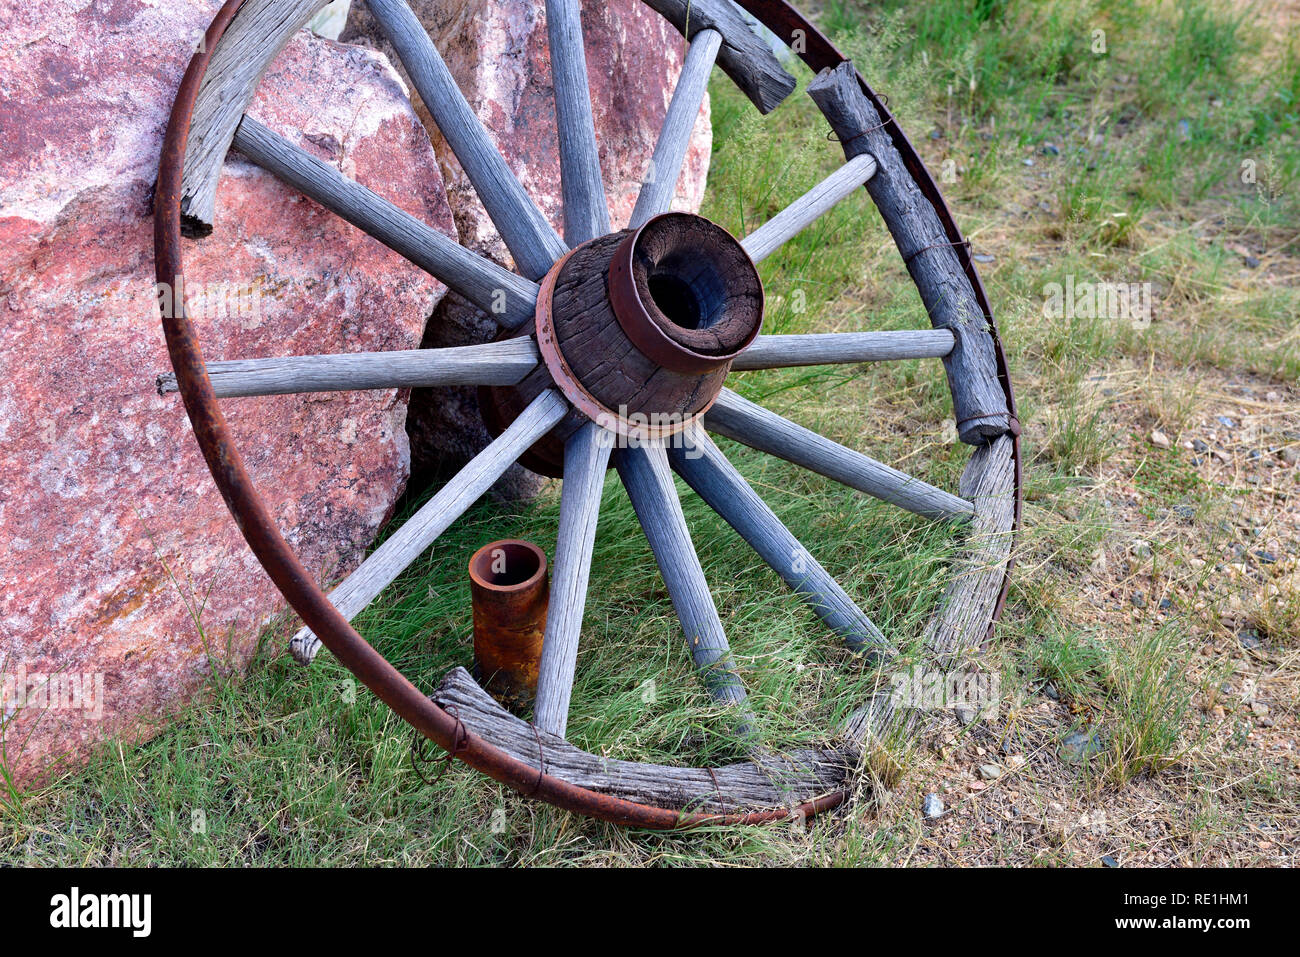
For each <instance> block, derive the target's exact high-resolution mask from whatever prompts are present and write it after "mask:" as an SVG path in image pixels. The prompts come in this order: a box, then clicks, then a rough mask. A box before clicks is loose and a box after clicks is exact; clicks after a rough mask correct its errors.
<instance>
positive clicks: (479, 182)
mask: <svg viewBox="0 0 1300 957" xmlns="http://www.w3.org/2000/svg"><path fill="white" fill-rule="evenodd" d="M368 3H369V6H370V12H371V13H373V14H374V15H375V19H376V20H377V21H378V22H379V25H380V27H381V28H383V31H384V34H385V35H386V36H387V37H388V42H390V43H391V44H392V45H393V49H395V50H396V51H397V55H398V57H399V58H400V59H401V61H402V65H403V66H404V67H406V72H407V73H408V74H409V75H410V77H411V82H412V83H414V84H415V88H416V89H417V90H418V91H419V92H420V98H421V99H422V100H424V105H425V106H426V107H428V109H429V112H430V113H431V114H432V115H433V120H434V122H435V123H437V124H438V130H439V132H441V133H442V135H443V137H444V138H445V139H446V140H447V145H449V146H450V147H451V150H452V152H453V153H455V154H456V159H457V160H459V161H460V165H461V167H462V168H464V170H465V175H466V176H468V177H469V180H470V182H471V183H473V184H474V191H475V192H477V193H478V196H479V199H480V200H482V201H483V208H484V209H486V210H487V214H488V216H489V217H490V218H491V220H492V223H493V225H495V226H496V228H497V232H499V233H500V234H501V238H502V239H503V240H504V241H505V244H506V248H508V249H509V250H510V255H512V256H514V258H515V264H516V265H517V266H518V267H519V271H520V272H522V273H523V274H524V275H525V276H527V277H528V278H529V279H540V278H541V277H542V276H544V275H545V274H546V271H547V270H548V269H550V268H551V264H552V263H553V262H555V260H556V259H558V258H559V257H560V256H562V255H564V252H565V245H564V241H563V240H561V239H560V237H559V236H558V235H556V232H555V230H554V229H553V228H551V224H550V223H548V222H547V221H546V217H545V216H543V215H542V213H541V211H540V210H539V209H538V208H537V207H536V206H535V205H534V204H533V201H532V200H531V199H529V198H528V194H527V193H525V192H524V188H523V186H521V185H520V183H519V180H518V179H516V178H515V175H514V173H512V172H510V168H509V167H508V166H507V165H506V161H505V160H504V159H503V158H502V156H501V154H500V153H498V152H497V149H496V147H495V146H493V145H492V140H491V139H490V138H489V137H488V134H487V130H485V129H484V128H483V124H482V123H480V122H479V120H478V117H476V116H475V115H474V111H473V110H472V109H470V105H469V103H468V102H466V100H465V97H464V95H462V94H461V92H460V88H459V87H457V86H456V81H455V79H454V78H453V77H452V75H451V71H450V70H448V69H447V64H446V63H444V62H443V60H442V57H441V56H440V55H439V53H438V50H437V48H436V47H435V46H434V45H433V41H432V40H430V39H429V35H428V34H427V33H426V32H425V30H424V27H423V26H422V25H421V24H420V21H419V19H418V18H417V17H416V16H415V14H414V13H413V12H412V11H411V8H410V6H408V5H407V3H406V0H368Z"/></svg>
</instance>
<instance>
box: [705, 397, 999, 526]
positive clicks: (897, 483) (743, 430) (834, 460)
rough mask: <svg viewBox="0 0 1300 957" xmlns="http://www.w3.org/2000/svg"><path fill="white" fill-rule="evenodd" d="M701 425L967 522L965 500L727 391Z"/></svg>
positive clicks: (923, 511) (885, 496) (910, 505)
mask: <svg viewBox="0 0 1300 957" xmlns="http://www.w3.org/2000/svg"><path fill="white" fill-rule="evenodd" d="M704 425H705V426H706V427H707V428H708V429H709V431H710V432H716V433H718V434H719V435H725V436H726V437H727V438H729V439H735V440H736V441H737V442H741V443H743V444H745V445H748V446H749V447H750V448H755V449H758V450H759V451H760V452H766V453H767V454H768V455H775V456H777V457H778V458H782V459H785V460H786V461H787V462H793V463H794V464H795V465H802V466H803V467H804V468H806V469H810V470H811V471H813V472H817V473H818V474H820V475H825V476H826V477H827V478H832V479H835V481H837V482H840V483H841V484H843V485H847V486H849V488H855V489H857V490H858V491H860V492H866V493H867V494H868V495H874V496H875V497H876V498H878V499H880V500H881V501H885V502H889V503H891V504H893V505H897V506H898V507H899V508H905V509H907V510H908V511H909V512H915V513H916V514H917V515H924V516H926V517H927V518H947V519H968V518H970V516H971V513H972V511H973V510H974V507H973V506H972V505H971V503H970V502H968V501H966V500H965V499H962V498H958V497H957V496H956V495H953V494H952V493H951V492H945V491H944V490H943V489H940V488H935V487H934V486H933V485H930V484H929V483H928V482H923V481H921V480H920V479H919V478H915V477H914V476H911V475H908V474H907V473H906V472H900V471H898V469H895V468H890V467H889V466H888V465H885V464H884V463H883V462H877V461H876V460H875V459H873V458H871V457H869V456H866V455H863V454H862V453H861V452H855V451H853V449H850V448H848V447H846V446H843V445H840V444H839V443H838V442H834V441H832V440H831V439H828V438H826V437H825V436H824V435H819V434H817V433H816V432H814V431H813V430H812V429H806V428H804V427H803V426H802V425H796V424H795V423H793V422H791V421H790V420H789V419H786V418H783V417H782V416H779V415H777V414H776V413H775V412H769V411H768V410H767V409H765V408H763V407H762V406H761V405H758V404H757V403H754V402H750V401H749V400H748V399H746V398H744V397H743V396H740V395H737V394H736V393H735V392H732V391H731V390H730V389H723V390H722V393H721V394H720V395H719V396H718V401H717V402H715V403H714V404H713V407H712V408H711V409H710V410H709V413H708V415H706V416H705V417H704Z"/></svg>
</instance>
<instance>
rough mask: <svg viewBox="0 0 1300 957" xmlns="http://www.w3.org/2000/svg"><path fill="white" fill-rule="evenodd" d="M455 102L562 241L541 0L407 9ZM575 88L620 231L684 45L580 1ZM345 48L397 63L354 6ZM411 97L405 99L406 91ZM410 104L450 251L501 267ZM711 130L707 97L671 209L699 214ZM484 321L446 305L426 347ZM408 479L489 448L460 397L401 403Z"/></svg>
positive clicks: (454, 341)
mask: <svg viewBox="0 0 1300 957" xmlns="http://www.w3.org/2000/svg"><path fill="white" fill-rule="evenodd" d="M411 6H412V8H413V9H414V10H415V12H416V14H417V16H419V18H420V21H421V22H422V23H423V24H424V26H425V28H426V29H428V30H429V32H430V34H431V35H432V36H433V38H434V42H435V43H436V44H437V46H438V49H439V51H440V52H441V53H442V56H443V59H444V60H446V62H447V66H448V67H449V68H450V70H451V72H452V75H453V76H455V78H456V81H457V83H458V84H459V86H460V89H461V91H462V92H463V93H464V94H465V97H466V99H467V100H468V101H469V103H470V105H471V106H472V107H473V108H474V110H475V112H476V113H477V114H478V116H479V117H480V119H482V121H483V123H484V125H485V126H486V127H487V129H488V132H489V134H490V135H491V137H492V139H493V140H494V141H495V143H496V145H497V148H498V149H499V150H500V151H501V153H502V155H504V156H505V157H506V160H507V162H508V163H509V165H510V168H511V169H512V170H514V172H515V175H516V176H518V177H519V179H520V181H521V182H522V183H523V186H524V188H525V189H526V190H527V191H528V194H529V196H531V197H532V198H533V201H534V202H536V203H537V205H538V206H539V207H540V208H541V210H542V212H543V213H544V214H546V216H547V217H548V218H549V219H550V221H551V222H552V224H554V226H555V227H556V229H557V231H559V232H561V233H562V232H563V229H562V226H563V211H562V203H561V196H560V162H559V146H558V141H557V139H556V133H555V100H554V97H553V94H552V90H551V64H550V54H549V52H548V44H547V38H546V13H545V2H544V0H412V3H411ZM582 28H583V38H584V41H585V43H586V48H587V77H588V82H589V84H590V88H591V100H592V108H593V112H594V116H595V125H596V139H597V141H598V143H599V145H600V165H601V172H602V174H603V180H604V183H605V192H606V195H607V198H608V200H609V207H610V216H611V225H612V227H613V228H614V229H621V228H623V227H624V226H626V225H627V220H628V217H630V216H631V214H632V207H633V206H634V205H635V203H636V197H637V193H638V192H639V191H640V188H641V182H642V180H643V179H644V177H645V176H646V173H647V170H648V168H649V160H650V156H651V154H652V153H653V152H654V146H655V141H656V140H657V139H658V136H659V128H660V126H661V125H662V124H663V119H664V114H665V113H666V112H667V109H668V101H669V99H670V98H671V96H672V91H673V87H674V86H675V85H676V82H677V74H678V73H679V72H680V71H681V66H682V57H683V55H684V52H685V49H686V41H685V40H683V39H682V36H681V34H679V33H678V32H677V30H676V29H675V28H674V27H673V26H672V25H671V24H669V23H668V21H666V20H664V19H663V18H662V17H660V16H659V14H657V13H655V12H654V11H653V10H651V9H650V8H649V7H648V6H646V4H644V3H643V2H641V0H609V2H608V3H584V4H582ZM341 39H343V40H346V41H349V42H355V43H364V44H368V45H371V46H374V47H376V48H377V49H380V50H384V51H385V52H387V53H388V54H389V56H390V59H391V60H392V61H393V62H394V63H397V57H396V55H395V54H394V53H393V51H392V49H391V48H390V47H389V45H388V43H387V41H386V40H385V39H384V37H383V32H382V30H381V29H380V27H379V25H378V24H377V23H376V22H375V21H374V19H373V18H372V17H371V15H370V12H369V10H368V9H367V8H366V6H365V4H359V3H358V4H354V5H353V7H352V13H351V19H350V21H349V24H348V28H347V29H346V30H345V31H344V33H343V35H342V38H341ZM413 94H414V91H413ZM414 95H415V100H416V109H417V111H418V112H419V113H420V115H421V117H422V118H423V119H424V120H425V122H426V124H427V125H428V127H429V130H430V133H431V135H432V137H433V141H434V148H435V149H436V150H437V152H438V159H439V161H440V162H441V163H442V168H443V174H444V176H445V178H446V181H447V194H448V199H449V200H450V202H451V207H452V211H453V213H454V214H455V217H456V226H457V229H458V230H459V232H460V235H461V237H462V241H463V242H464V243H465V244H466V245H467V246H469V247H471V248H473V249H476V250H478V251H480V252H483V253H485V254H487V255H489V256H491V257H492V258H494V259H496V260H497V261H499V262H501V263H503V264H506V265H509V264H510V263H511V259H510V255H509V253H508V252H507V251H506V248H505V244H504V243H502V242H501V239H500V237H499V236H498V235H497V232H496V230H495V229H494V228H493V226H492V223H491V221H490V220H489V219H488V217H487V214H486V212H485V211H484V210H483V206H482V204H481V203H480V202H479V200H478V197H477V195H476V194H475V193H474V189H473V187H472V186H471V185H470V182H469V180H468V178H466V176H465V174H464V171H463V170H462V169H461V168H460V164H459V163H458V162H457V161H456V158H455V156H454V155H453V154H452V152H451V150H450V149H449V148H448V147H447V145H446V143H445V141H443V139H442V137H441V136H440V135H438V132H437V127H436V126H435V125H434V124H433V122H432V120H431V118H430V117H429V115H428V112H427V110H426V109H425V106H424V104H423V103H422V102H420V101H419V97H418V94H414ZM711 146H712V132H711V127H710V124H709V107H708V100H707V98H706V99H705V102H704V104H703V106H702V107H701V109H700V115H699V118H698V120H697V121H696V124H695V131H694V133H693V135H692V138H691V146H690V150H689V151H688V153H687V157H686V163H685V166H684V169H683V172H682V175H681V178H680V179H679V180H678V183H677V192H676V196H675V199H674V203H673V208H675V209H679V210H687V211H691V212H694V211H696V210H698V209H699V206H700V202H701V200H702V198H703V195H704V185H705V179H706V177H707V174H708V166H709V153H710V149H711ZM496 331H497V328H496V325H495V323H493V322H492V321H491V320H490V319H489V318H488V317H486V316H485V315H483V314H482V313H480V312H478V311H477V310H475V309H473V308H472V307H470V306H468V305H467V304H466V303H464V302H463V301H462V300H460V299H458V297H456V296H448V297H447V298H446V299H445V300H444V301H443V303H442V305H441V306H440V307H439V309H438V311H437V313H436V314H435V315H434V317H433V319H432V320H431V321H430V322H429V325H428V329H427V332H426V336H425V341H424V344H425V345H426V346H430V347H437V346H451V345H465V344H468V343H473V342H483V341H486V340H487V339H490V338H491V337H492V336H494V335H495V334H496ZM409 432H410V435H411V441H412V468H413V470H414V471H415V472H416V473H417V476H419V475H420V474H421V473H424V472H426V471H433V470H436V469H437V468H438V467H440V466H441V467H442V468H444V469H445V468H447V467H449V466H450V467H456V466H459V465H460V464H462V463H463V462H465V461H466V460H468V458H469V457H471V456H472V455H473V454H475V453H476V452H477V451H479V450H480V449H481V448H482V447H483V446H484V445H485V444H486V443H487V441H488V439H489V436H488V435H487V432H486V430H485V429H484V428H483V425H482V420H481V417H480V415H479V411H478V402H477V397H476V393H475V391H474V390H472V389H460V390H452V389H437V390H417V391H416V392H414V393H413V394H412V396H411V410H410V423H409ZM539 481H540V480H539V479H537V477H536V476H533V475H532V473H528V472H524V471H523V470H522V469H516V470H514V471H513V472H512V473H510V474H508V475H507V477H506V479H505V480H503V482H502V483H499V484H498V488H497V491H498V492H499V493H502V494H504V495H507V496H512V495H522V494H527V493H528V492H530V491H532V490H535V489H536V487H537V485H538V483H539Z"/></svg>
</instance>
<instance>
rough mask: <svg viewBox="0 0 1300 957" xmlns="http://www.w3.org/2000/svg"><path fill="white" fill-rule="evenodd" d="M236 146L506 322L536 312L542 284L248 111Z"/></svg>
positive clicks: (519, 320)
mask: <svg viewBox="0 0 1300 957" xmlns="http://www.w3.org/2000/svg"><path fill="white" fill-rule="evenodd" d="M232 146H233V147H234V148H235V149H236V150H238V151H239V152H240V153H242V154H244V155H245V156H247V157H248V158H249V159H250V160H252V161H253V162H254V163H256V164H257V165H258V166H260V167H262V168H263V169H265V170H266V171H267V172H269V173H272V174H273V175H275V176H277V177H279V178H280V179H282V180H284V182H286V183H288V184H289V185H290V186H292V187H293V188H294V189H296V190H298V191H299V192H300V193H302V194H303V195H304V196H306V197H308V198H310V199H313V200H315V201H316V202H318V203H320V204H321V205H322V206H324V207H325V208H326V209H328V210H330V211H331V212H333V213H336V214H337V215H339V216H341V217H343V218H344V219H346V220H347V221H348V222H349V223H351V224H352V225H353V226H356V227H357V228H358V229H360V230H362V231H364V232H366V233H368V234H369V235H371V236H373V237H374V238H375V239H377V240H379V241H380V242H381V243H383V244H384V245H385V246H387V247H388V248H389V249H392V250H394V251H395V252H398V253H400V254H401V255H403V256H405V257H406V258H407V259H409V260H410V261H411V262H413V263H415V264H416V265H417V266H419V267H420V268H421V269H423V270H424V271H425V272H428V273H430V274H431V275H433V276H435V277H437V278H438V279H440V280H442V281H443V282H444V283H446V284H447V286H448V288H450V289H453V290H455V291H456V292H458V293H459V294H460V295H462V296H464V297H465V298H466V299H468V300H469V301H470V302H472V303H473V304H474V305H476V306H478V307H479V308H480V309H482V310H484V311H485V312H487V313H489V314H490V315H493V316H495V317H496V318H497V320H498V321H499V322H500V323H501V324H502V325H504V326H507V327H509V328H512V329H513V328H516V327H518V326H520V325H522V324H523V323H524V322H526V321H528V320H529V319H531V318H532V317H533V309H534V308H535V307H536V305H537V284H536V283H534V282H530V281H529V280H527V279H524V278H523V277H522V276H517V275H515V274H514V273H512V272H510V271H509V270H508V269H502V268H501V267H500V266H498V265H497V264H496V263H494V262H492V261H490V260H488V259H484V258H483V257H482V256H479V255H476V254H475V253H472V252H470V251H469V250H468V249H465V248H464V247H463V246H460V245H458V244H457V243H455V242H453V241H452V240H450V239H448V238H447V237H446V236H444V235H443V234H442V233H440V232H438V231H437V230H436V229H434V228H433V227H431V226H428V225H426V224H425V223H422V222H420V220H418V219H416V218H415V217H414V216H412V215H411V214H410V213H407V212H405V211H404V210H401V209H399V208H398V207H396V206H394V205H393V204H392V203H390V202H389V201H388V200H386V199H384V198H383V197H381V196H378V195H376V194H375V193H373V192H371V191H370V190H368V189H366V188H365V187H364V186H362V185H360V184H359V183H356V182H354V181H352V180H350V179H348V178H347V177H345V176H343V175H342V174H341V173H340V172H339V171H338V170H336V169H335V168H334V167H333V166H330V165H329V164H328V163H326V162H324V161H322V160H319V159H317V158H316V157H315V156H312V155H311V154H310V153H308V152H306V151H305V150H302V149H299V148H298V147H297V146H296V145H294V144H293V143H290V142H289V141H288V140H286V139H285V138H284V137H282V136H280V135H279V134H277V133H274V132H272V131H271V130H269V129H267V128H266V127H265V126H263V125H262V124H261V123H259V122H257V120H255V119H253V118H252V117H249V116H246V117H244V119H243V120H242V121H241V122H240V124H239V127H238V128H237V129H236V130H235V139H234V142H233V143H232Z"/></svg>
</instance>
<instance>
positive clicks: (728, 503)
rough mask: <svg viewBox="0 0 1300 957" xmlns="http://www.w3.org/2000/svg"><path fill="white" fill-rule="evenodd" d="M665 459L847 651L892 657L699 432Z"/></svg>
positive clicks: (837, 587)
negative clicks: (842, 642) (845, 645)
mask: <svg viewBox="0 0 1300 957" xmlns="http://www.w3.org/2000/svg"><path fill="white" fill-rule="evenodd" d="M668 457H669V459H670V460H671V463H672V466H673V469H674V470H675V471H676V472H677V474H678V475H680V476H681V477H682V478H683V479H685V480H686V484H687V485H689V486H690V487H691V488H693V489H694V490H695V493H696V494H697V495H699V496H700V498H702V499H704V501H705V502H707V503H708V505H709V507H710V508H712V509H713V510H714V511H715V512H717V513H718V514H719V515H721V516H722V517H723V519H725V520H726V522H727V524H728V525H730V526H731V527H732V528H734V529H735V530H736V531H737V532H739V533H740V537H741V538H743V539H744V540H745V541H747V542H748V543H749V544H750V547H752V548H753V549H754V551H756V552H757V553H758V554H759V556H760V557H761V558H762V559H763V561H765V562H767V563H768V564H769V565H770V566H772V570H773V571H775V572H776V573H777V574H778V575H780V576H781V578H782V579H783V580H784V581H785V583H786V584H787V585H789V586H790V588H792V589H794V591H796V592H798V593H799V594H800V595H802V596H803V598H804V600H805V601H807V602H808V604H809V606H810V607H811V608H812V610H813V611H814V612H816V613H817V615H818V617H820V618H821V620H822V621H824V622H826V624H827V625H828V626H829V627H830V628H831V629H832V630H833V631H835V632H837V633H838V634H839V635H841V636H842V637H843V638H844V641H845V644H847V645H848V646H849V648H850V649H851V650H853V651H865V652H868V653H871V654H877V655H878V654H888V655H892V654H893V649H892V648H891V647H890V646H889V643H888V641H886V639H885V636H884V635H883V634H881V633H880V629H879V628H877V627H876V626H875V625H874V624H872V622H871V620H870V619H869V618H867V616H866V614H865V613H864V612H863V611H862V609H861V608H859V607H858V606H857V605H856V604H855V603H854V601H853V599H852V598H850V597H849V596H848V593H847V592H845V591H844V589H843V588H841V587H840V584H839V582H837V581H836V580H835V579H834V577H832V576H831V574H830V572H828V571H827V570H826V569H825V568H823V567H822V566H821V564H820V563H818V561H817V560H816V559H814V558H813V557H812V556H811V555H810V554H809V553H808V551H807V549H805V548H804V547H803V545H802V544H801V543H800V541H799V540H798V539H797V538H795V537H794V534H793V533H792V532H791V531H790V530H789V529H788V528H786V527H785V525H783V524H782V523H781V520H780V519H779V518H777V517H776V514H775V513H774V512H773V511H772V510H771V509H770V508H769V507H768V506H767V503H765V502H764V501H763V500H762V499H761V498H760V497H759V495H758V493H757V492H755V491H754V490H753V488H751V487H750V484H749V483H748V482H746V481H745V479H744V477H743V476H741V474H740V473H739V472H738V471H736V468H735V466H733V465H732V464H731V463H730V462H729V461H728V460H727V457H726V456H725V455H723V454H722V450H721V449H719V448H718V447H717V446H716V445H714V444H713V441H712V440H711V439H710V438H709V437H708V435H706V434H705V432H704V430H703V429H701V428H699V427H698V426H696V427H694V428H692V429H691V431H690V432H689V433H688V435H687V437H686V440H685V441H683V442H682V443H681V444H680V445H678V446H674V447H673V448H672V449H670V450H669V452H668Z"/></svg>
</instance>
